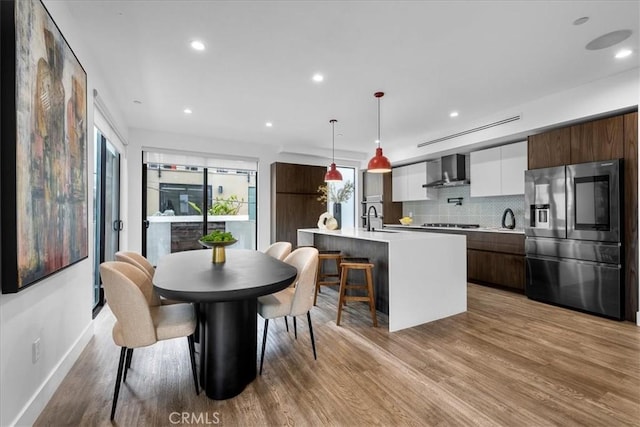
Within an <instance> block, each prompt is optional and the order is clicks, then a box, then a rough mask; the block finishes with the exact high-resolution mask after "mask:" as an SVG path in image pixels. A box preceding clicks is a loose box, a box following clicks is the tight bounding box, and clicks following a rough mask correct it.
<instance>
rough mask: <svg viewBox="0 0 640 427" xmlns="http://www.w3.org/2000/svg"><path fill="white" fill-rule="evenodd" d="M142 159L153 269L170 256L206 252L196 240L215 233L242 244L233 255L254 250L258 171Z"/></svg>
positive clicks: (148, 252) (144, 238) (148, 251)
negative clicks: (226, 234)
mask: <svg viewBox="0 0 640 427" xmlns="http://www.w3.org/2000/svg"><path fill="white" fill-rule="evenodd" d="M143 157H144V159H145V162H144V164H143V218H144V227H143V236H142V242H143V251H144V252H145V253H144V254H145V256H146V257H147V259H148V260H149V261H150V262H151V263H152V264H153V265H156V264H157V262H158V260H159V259H160V257H162V256H164V255H167V254H169V253H173V252H180V251H186V250H193V249H202V247H201V246H200V244H199V243H198V239H199V238H200V237H201V236H203V235H204V234H207V233H209V232H211V231H213V230H223V231H229V232H231V233H232V234H233V236H234V237H235V238H236V239H238V243H236V244H235V245H233V247H231V248H230V249H234V248H237V249H240V248H242V249H255V248H256V192H255V189H256V171H255V169H254V170H247V169H235V168H222V167H202V166H193V163H192V164H191V165H189V164H185V163H182V164H176V163H174V162H170V161H171V160H174V158H172V157H171V156H169V157H167V156H166V155H164V156H160V155H154V154H153V153H151V154H149V153H145V154H144V156H143ZM176 157H177V156H176ZM150 158H151V159H152V160H156V161H157V160H161V161H162V162H154V161H150ZM179 158H180V160H184V159H185V158H187V160H188V156H179ZM202 163H205V164H206V163H207V161H202ZM202 163H201V164H202Z"/></svg>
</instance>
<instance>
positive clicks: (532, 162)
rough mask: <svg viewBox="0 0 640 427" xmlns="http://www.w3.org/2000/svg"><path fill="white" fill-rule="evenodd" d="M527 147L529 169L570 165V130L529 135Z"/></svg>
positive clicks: (564, 129) (556, 130)
mask: <svg viewBox="0 0 640 427" xmlns="http://www.w3.org/2000/svg"><path fill="white" fill-rule="evenodd" d="M527 147H528V150H527V151H528V153H527V156H528V162H529V169H539V168H550V167H552V166H562V165H568V164H569V163H571V128H568V127H566V128H561V129H555V130H552V131H549V132H544V133H541V134H538V135H531V136H530V137H529V142H528V144H527Z"/></svg>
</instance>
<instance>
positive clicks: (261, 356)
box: [260, 317, 295, 375]
mask: <svg viewBox="0 0 640 427" xmlns="http://www.w3.org/2000/svg"><path fill="white" fill-rule="evenodd" d="M294 319H295V317H294ZM267 329H269V319H264V333H263V334H262V354H261V355H260V375H262V364H263V363H264V349H265V347H266V345H267Z"/></svg>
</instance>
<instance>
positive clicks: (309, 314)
mask: <svg viewBox="0 0 640 427" xmlns="http://www.w3.org/2000/svg"><path fill="white" fill-rule="evenodd" d="M307 321H308V322H309V334H310V335H311V348H313V359H314V360H318V358H317V357H316V340H315V339H314V338H313V326H311V311H307Z"/></svg>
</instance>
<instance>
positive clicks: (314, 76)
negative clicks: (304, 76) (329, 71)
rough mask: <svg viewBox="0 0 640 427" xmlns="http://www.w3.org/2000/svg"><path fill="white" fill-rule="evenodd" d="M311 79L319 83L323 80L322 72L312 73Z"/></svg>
mask: <svg viewBox="0 0 640 427" xmlns="http://www.w3.org/2000/svg"><path fill="white" fill-rule="evenodd" d="M311 79H312V80H313V81H314V82H316V83H320V82H321V81H323V80H324V76H323V75H322V74H318V73H316V74H314V75H313V77H311Z"/></svg>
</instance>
